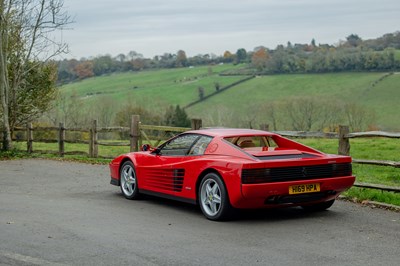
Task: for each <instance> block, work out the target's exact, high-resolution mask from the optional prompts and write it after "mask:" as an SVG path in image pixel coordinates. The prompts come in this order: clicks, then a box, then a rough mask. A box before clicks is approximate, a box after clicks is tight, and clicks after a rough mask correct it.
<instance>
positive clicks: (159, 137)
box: [13, 115, 202, 158]
mask: <svg viewBox="0 0 400 266" xmlns="http://www.w3.org/2000/svg"><path fill="white" fill-rule="evenodd" d="M191 124H192V127H191V128H186V127H169V126H153V125H142V124H141V123H140V116H139V115H133V116H132V118H131V123H130V127H98V125H97V120H93V122H92V124H91V126H90V127H88V128H66V127H64V124H63V123H60V124H59V126H58V127H42V126H37V127H33V125H32V123H29V124H28V125H27V126H26V128H24V127H17V128H15V129H14V131H15V132H20V131H24V132H26V138H25V139H23V138H13V141H15V142H26V144H27V149H26V150H27V152H28V153H33V152H35V153H46V154H58V155H59V156H60V157H63V156H64V155H86V156H88V157H90V158H111V157H107V156H99V152H98V148H99V146H115V147H117V146H127V147H130V151H138V150H139V146H140V145H141V144H142V142H143V141H144V140H145V141H147V142H146V143H150V144H152V145H153V146H157V145H158V144H159V143H160V142H161V141H163V140H165V139H167V138H169V137H172V136H174V135H175V134H177V133H181V132H185V131H188V130H191V129H199V128H201V127H202V120H200V119H192V120H191ZM39 131H45V132H57V139H48V138H46V139H40V138H36V137H34V132H39ZM146 131H147V132H148V131H151V132H153V133H154V132H162V133H161V134H156V135H155V134H149V133H146ZM66 132H78V133H86V134H88V135H89V137H88V139H86V140H85V139H79V140H77V139H73V140H72V139H66ZM110 132H114V133H127V134H129V140H126V141H119V142H115V141H114V142H107V141H101V140H99V137H98V136H99V133H110ZM34 142H42V143H58V151H54V150H53V151H50V150H37V149H34ZM152 142H153V143H152ZM65 143H74V144H76V143H78V144H79V143H80V144H87V145H88V152H82V151H68V152H66V151H65Z"/></svg>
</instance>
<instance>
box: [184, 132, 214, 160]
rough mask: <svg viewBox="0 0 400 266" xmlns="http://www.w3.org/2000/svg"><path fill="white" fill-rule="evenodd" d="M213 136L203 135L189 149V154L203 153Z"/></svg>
mask: <svg viewBox="0 0 400 266" xmlns="http://www.w3.org/2000/svg"><path fill="white" fill-rule="evenodd" d="M211 140H212V137H208V136H201V137H200V138H199V139H198V140H197V141H196V143H195V144H194V145H193V146H192V148H191V149H190V151H189V155H203V154H204V152H205V151H206V149H207V146H208V144H209V143H210V142H211Z"/></svg>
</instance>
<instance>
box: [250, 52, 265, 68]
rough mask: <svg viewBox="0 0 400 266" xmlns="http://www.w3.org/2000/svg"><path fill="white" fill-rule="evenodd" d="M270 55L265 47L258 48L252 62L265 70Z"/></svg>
mask: <svg viewBox="0 0 400 266" xmlns="http://www.w3.org/2000/svg"><path fill="white" fill-rule="evenodd" d="M268 59H269V55H268V53H267V50H266V49H264V48H261V49H258V50H257V51H256V52H255V53H254V54H253V56H252V57H251V64H252V65H253V66H254V67H256V68H257V69H258V70H263V69H264V68H265V67H266V66H267V61H268Z"/></svg>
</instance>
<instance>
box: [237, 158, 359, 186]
mask: <svg viewBox="0 0 400 266" xmlns="http://www.w3.org/2000/svg"><path fill="white" fill-rule="evenodd" d="M351 174H352V167H351V163H339V164H322V165H311V166H295V167H277V168H255V169H243V170H242V183H243V184H259V183H273V182H285V181H296V180H309V179H319V178H330V177H340V176H349V175H351Z"/></svg>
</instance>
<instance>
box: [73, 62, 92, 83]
mask: <svg viewBox="0 0 400 266" xmlns="http://www.w3.org/2000/svg"><path fill="white" fill-rule="evenodd" d="M74 70H75V71H74V72H75V73H76V75H77V76H78V78H79V79H85V78H90V77H93V75H94V73H93V63H92V62H91V61H84V62H81V63H79V64H78V65H76V66H75V69H74Z"/></svg>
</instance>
